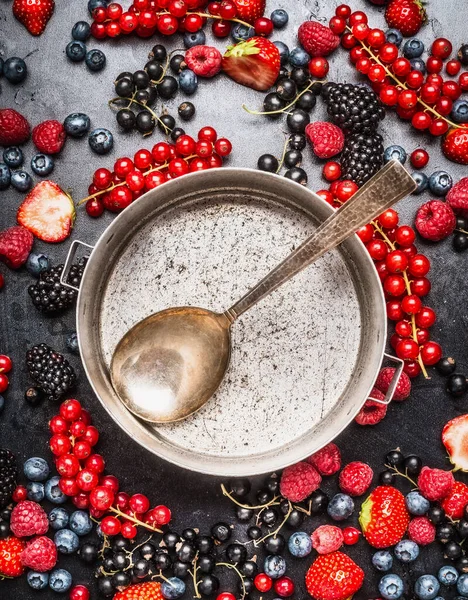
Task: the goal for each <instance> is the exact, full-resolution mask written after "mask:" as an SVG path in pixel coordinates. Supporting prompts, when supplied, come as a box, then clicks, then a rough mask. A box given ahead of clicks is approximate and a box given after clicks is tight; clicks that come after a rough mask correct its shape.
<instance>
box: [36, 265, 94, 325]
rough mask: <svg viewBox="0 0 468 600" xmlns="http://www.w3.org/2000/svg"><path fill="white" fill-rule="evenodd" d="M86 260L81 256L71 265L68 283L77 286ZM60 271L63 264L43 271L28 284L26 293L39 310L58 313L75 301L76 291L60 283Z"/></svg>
mask: <svg viewBox="0 0 468 600" xmlns="http://www.w3.org/2000/svg"><path fill="white" fill-rule="evenodd" d="M86 260H87V259H86V258H82V259H81V260H80V261H79V262H78V263H77V264H75V265H72V267H71V269H70V273H69V275H68V279H67V281H68V283H70V285H73V286H75V287H79V285H80V283H81V278H82V277H83V271H84V268H85V266H86ZM62 271H63V265H57V266H56V267H53V268H52V269H48V270H47V271H43V272H42V273H41V274H40V276H39V280H38V282H37V283H35V284H33V285H30V286H29V288H28V293H29V295H30V296H31V299H32V302H33V304H34V306H35V307H36V308H37V309H38V310H39V311H41V312H43V313H47V314H53V313H58V312H62V311H64V310H66V309H67V308H69V307H70V306H72V305H73V303H74V302H75V300H76V297H77V296H78V292H76V291H75V290H72V289H70V288H68V287H65V286H63V285H62V284H61V283H60V277H61V275H62Z"/></svg>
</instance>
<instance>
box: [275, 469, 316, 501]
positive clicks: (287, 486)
mask: <svg viewBox="0 0 468 600" xmlns="http://www.w3.org/2000/svg"><path fill="white" fill-rule="evenodd" d="M321 481H322V478H321V477H320V474H319V473H318V472H317V470H316V468H315V467H313V466H312V465H310V464H309V463H306V462H298V463H296V464H295V465H291V466H290V467H287V468H286V469H285V470H284V471H283V474H282V475H281V481H280V491H281V495H282V496H284V497H285V498H287V499H288V500H291V502H302V500H305V499H306V498H307V497H308V496H310V494H312V492H315V490H316V489H318V487H319V486H320V483H321Z"/></svg>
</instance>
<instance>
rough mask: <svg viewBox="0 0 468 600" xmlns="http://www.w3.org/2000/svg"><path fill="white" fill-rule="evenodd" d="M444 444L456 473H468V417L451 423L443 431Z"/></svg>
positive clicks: (461, 417)
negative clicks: (459, 471)
mask: <svg viewBox="0 0 468 600" xmlns="http://www.w3.org/2000/svg"><path fill="white" fill-rule="evenodd" d="M442 443H443V444H444V446H445V448H446V450H447V452H448V455H449V458H450V462H451V463H452V464H453V465H454V466H455V469H454V470H455V471H458V470H461V471H468V415H460V416H459V417H455V419H452V420H451V421H449V422H448V423H447V424H446V425H445V427H444V428H443V430H442Z"/></svg>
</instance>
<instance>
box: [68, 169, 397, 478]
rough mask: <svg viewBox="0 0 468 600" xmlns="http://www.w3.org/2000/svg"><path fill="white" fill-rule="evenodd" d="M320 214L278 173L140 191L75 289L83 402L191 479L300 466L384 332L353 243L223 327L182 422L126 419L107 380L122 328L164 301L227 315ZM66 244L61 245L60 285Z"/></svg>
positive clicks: (377, 360)
mask: <svg viewBox="0 0 468 600" xmlns="http://www.w3.org/2000/svg"><path fill="white" fill-rule="evenodd" d="M332 210H333V209H332V208H331V207H330V206H329V205H328V204H327V203H326V202H324V201H323V200H322V199H321V198H319V197H318V196H317V195H316V194H314V193H312V192H311V191H309V190H307V189H306V188H304V187H302V186H300V185H298V184H295V183H293V182H291V181H289V180H287V179H285V178H282V177H278V176H276V175H270V174H267V173H262V172H259V171H253V170H249V169H230V168H223V169H216V170H209V171H204V172H201V173H194V174H191V175H188V176H185V177H183V178H181V179H176V180H173V181H170V182H168V183H166V184H164V186H161V187H159V188H156V189H154V190H152V191H150V192H148V193H147V194H145V195H144V196H142V197H141V198H139V199H138V201H136V202H134V203H133V204H132V205H131V206H130V207H128V208H127V209H126V210H125V211H124V212H123V213H122V214H120V215H119V216H118V217H117V218H116V219H115V220H114V221H113V223H112V224H111V225H110V226H109V227H108V228H107V229H106V231H105V232H104V233H103V234H102V236H101V238H100V239H99V241H98V242H97V244H96V246H95V247H94V249H93V250H92V252H91V255H90V257H89V260H88V264H87V266H86V269H85V272H84V275H83V279H82V282H81V286H80V290H79V295H78V304H77V332H78V339H79V344H80V353H81V358H82V361H83V365H84V369H85V371H86V374H87V376H88V379H89V381H90V383H91V385H92V387H93V389H94V391H95V392H96V395H97V396H98V398H99V400H100V401H101V403H102V404H103V406H104V407H105V408H106V410H107V411H108V412H109V414H110V415H111V416H112V418H113V419H114V420H115V422H116V423H117V424H118V425H119V426H120V427H121V428H122V429H123V430H124V431H125V432H126V433H128V434H129V435H130V436H131V437H132V438H133V439H134V440H135V441H137V442H138V443H139V444H141V445H142V446H144V447H145V448H147V449H148V450H150V451H152V452H154V453H155V454H157V455H158V456H161V457H163V458H165V459H166V460H169V461H171V462H173V463H175V464H177V465H179V466H182V467H185V468H188V469H191V470H194V471H199V472H203V473H209V474H213V475H222V476H245V475H255V474H260V473H266V472H271V471H274V470H276V469H280V468H283V467H285V466H287V465H289V464H292V463H294V462H297V461H299V460H302V459H303V458H305V457H307V456H309V455H310V454H312V453H314V452H316V451H317V450H319V449H320V448H322V447H323V446H324V445H326V444H327V443H328V442H330V441H331V440H333V439H334V438H335V437H336V436H337V435H338V434H339V433H340V432H341V431H343V429H344V428H345V427H346V426H347V425H348V424H349V423H350V422H351V421H352V419H353V418H354V417H355V415H356V414H357V413H358V411H359V410H360V408H361V407H362V405H363V404H364V402H365V401H366V399H367V397H368V396H369V394H370V392H371V390H372V387H373V384H374V382H375V379H376V377H377V375H378V372H379V369H380V366H381V364H382V360H383V358H384V353H385V343H386V332H387V326H386V323H387V321H386V310H385V301H384V296H383V293H382V287H381V284H380V281H379V278H378V275H377V272H376V270H375V268H374V265H373V263H372V260H371V258H370V257H369V255H368V253H367V251H366V249H365V248H364V246H363V244H362V243H361V241H360V240H359V238H358V237H357V236H354V237H353V238H350V239H348V240H347V241H346V242H345V243H343V244H342V246H341V247H340V249H339V250H336V251H334V252H332V253H329V254H328V255H326V256H324V257H322V258H321V259H320V260H319V261H318V262H317V263H316V264H315V265H313V266H312V267H310V268H309V269H307V270H305V271H304V272H303V273H301V274H300V275H298V276H297V277H296V278H295V279H294V280H293V281H292V282H289V283H288V284H286V285H285V286H284V288H280V290H277V291H276V292H275V293H274V294H272V295H271V296H270V297H269V298H267V299H265V300H264V301H262V303H260V305H258V309H257V307H255V308H254V309H252V311H251V312H249V313H246V315H245V316H243V317H242V318H241V319H240V320H239V322H238V323H236V325H235V327H234V332H233V333H234V337H233V346H234V352H233V357H232V363H231V367H230V370H229V371H228V373H227V377H226V380H225V382H224V384H223V385H222V386H221V388H220V389H219V391H218V392H217V394H216V396H215V397H214V398H213V399H212V400H211V401H210V402H209V403H208V405H207V406H206V407H204V408H203V409H202V410H201V411H200V412H199V413H197V414H196V415H193V416H192V417H190V418H189V419H187V420H185V421H182V422H180V423H175V424H171V425H165V426H155V425H150V424H148V423H145V422H142V421H140V420H138V419H137V418H136V417H134V416H133V415H132V414H131V413H130V412H128V411H127V410H126V409H125V407H124V406H123V404H122V403H121V402H120V400H119V398H118V397H117V395H116V394H115V392H114V390H113V388H112V385H111V382H110V377H109V362H110V358H111V356H112V352H113V349H114V348H115V345H116V344H117V342H118V341H119V339H120V337H121V336H122V335H123V334H124V333H125V332H126V331H127V330H128V329H129V328H130V327H131V326H132V325H134V324H135V323H136V322H138V321H139V320H141V319H142V318H144V317H146V316H148V315H149V314H151V313H153V312H156V311H157V310H160V309H162V308H166V307H168V306H175V305H195V306H205V307H207V308H211V309H217V310H221V309H223V308H225V307H226V306H229V305H230V302H231V300H234V299H237V297H240V296H241V295H242V293H244V292H245V291H246V289H248V288H249V287H250V286H251V285H252V284H254V283H256V281H257V280H258V279H260V277H261V276H262V275H264V274H265V273H266V272H267V271H268V270H269V269H270V268H271V267H272V266H274V265H275V264H276V263H277V262H279V261H280V260H281V258H283V257H284V256H285V255H287V254H288V253H289V252H290V250H291V246H292V245H294V244H297V243H299V242H301V241H302V240H303V239H304V238H305V237H307V235H308V234H309V233H310V232H311V231H312V230H313V229H314V228H315V227H316V226H317V224H319V223H320V222H322V221H324V220H325V219H326V218H327V217H328V216H329V215H330V214H331V212H332ZM80 244H82V243H81V242H79V241H75V242H73V244H72V246H71V248H70V252H69V255H68V258H67V263H66V265H65V268H64V271H63V281H62V283H64V284H66V277H67V273H68V270H69V267H70V265H71V263H72V261H73V257H74V255H75V253H76V250H77V248H78V247H79V245H80ZM85 246H87V245H86V244H85ZM88 248H92V247H91V246H88ZM388 358H392V357H388ZM393 360H397V361H398V362H399V368H398V369H397V372H396V374H395V378H394V381H393V382H392V385H391V387H390V389H389V391H388V394H387V398H386V399H385V401H384V402H385V403H388V402H389V400H390V398H391V396H392V395H393V391H394V388H395V386H396V383H397V381H398V377H399V374H400V373H401V370H402V368H403V363H402V361H399V360H398V359H393Z"/></svg>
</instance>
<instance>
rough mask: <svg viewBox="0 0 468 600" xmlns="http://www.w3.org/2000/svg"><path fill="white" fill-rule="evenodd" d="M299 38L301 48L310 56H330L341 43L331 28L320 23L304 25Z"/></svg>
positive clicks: (314, 22)
mask: <svg viewBox="0 0 468 600" xmlns="http://www.w3.org/2000/svg"><path fill="white" fill-rule="evenodd" d="M297 37H298V38H299V42H300V44H301V46H302V47H303V48H304V50H305V51H306V52H307V53H308V54H310V56H328V55H329V54H331V53H332V52H333V50H335V49H336V48H337V47H338V45H339V43H340V38H339V37H338V36H337V35H335V34H334V33H333V31H332V30H331V29H330V28H329V27H327V26H326V25H322V23H319V22H318V21H305V22H304V23H302V25H301V26H300V27H299V30H298V32H297Z"/></svg>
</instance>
